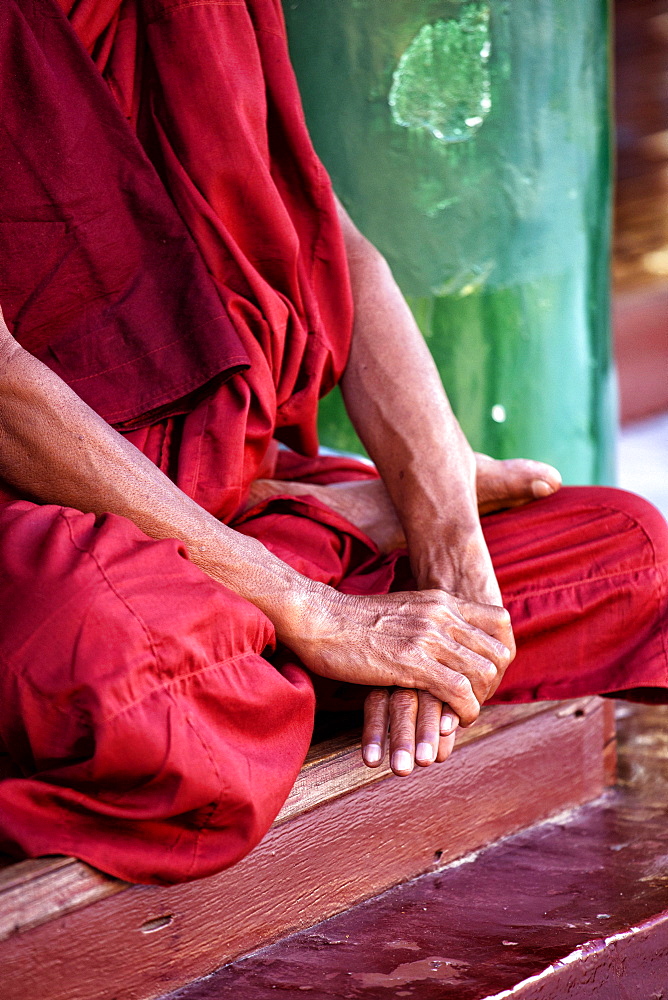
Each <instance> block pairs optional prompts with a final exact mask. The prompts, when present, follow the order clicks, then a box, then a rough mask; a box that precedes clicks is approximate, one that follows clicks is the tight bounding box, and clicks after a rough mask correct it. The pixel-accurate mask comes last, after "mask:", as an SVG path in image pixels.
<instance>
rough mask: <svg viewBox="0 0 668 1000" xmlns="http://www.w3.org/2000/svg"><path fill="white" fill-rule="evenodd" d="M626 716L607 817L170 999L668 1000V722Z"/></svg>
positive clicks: (591, 818)
mask: <svg viewBox="0 0 668 1000" xmlns="http://www.w3.org/2000/svg"><path fill="white" fill-rule="evenodd" d="M623 714H624V718H623V719H622V720H621V723H620V726H621V738H620V779H621V780H620V782H619V783H618V785H617V787H615V788H614V789H610V790H609V791H608V792H607V793H606V794H605V795H603V796H602V797H600V798H599V799H598V800H597V801H596V802H595V803H590V804H588V805H584V806H582V807H580V808H578V809H576V810H572V811H570V812H569V813H568V814H566V815H564V814H562V815H561V816H559V817H556V818H555V819H552V820H550V821H548V822H546V823H542V824H539V825H537V826H535V827H533V828H532V829H530V830H526V831H524V832H522V833H519V834H516V835H514V836H512V837H508V838H506V839H505V840H503V841H502V842H500V843H497V844H494V845H492V846H491V847H489V848H487V849H485V850H484V851H481V852H478V853H477V854H476V855H473V856H469V857H468V858H465V859H463V860H464V862H465V863H462V861H460V862H456V863H455V864H453V865H450V866H447V867H446V868H444V869H442V870H441V871H438V872H433V873H430V874H427V875H423V876H421V877H420V878H418V879H415V880H413V881H412V882H409V883H404V884H403V885H401V886H397V887H395V888H394V889H391V890H389V891H388V892H386V893H384V894H382V895H381V896H379V897H377V898H376V899H374V900H370V901H369V902H367V903H365V904H361V905H358V906H356V907H353V908H351V909H350V910H348V911H347V912H346V913H342V914H339V915H338V916H336V917H333V918H331V919H329V920H327V921H324V922H322V923H320V924H318V925H316V926H314V927H311V928H309V929H308V930H306V931H302V932H300V933H297V934H295V935H293V936H292V937H289V938H286V939H284V940H283V941H281V942H279V943H278V944H275V945H273V946H272V947H269V948H265V949H263V950H261V951H259V952H256V953H255V954H254V955H252V956H249V957H248V958H246V959H242V960H237V961H235V962H233V963H232V964H230V965H228V966H227V967H225V968H223V969H221V970H220V971H219V972H218V973H216V974H214V975H213V976H210V977H209V978H208V979H206V980H203V981H201V982H199V983H193V984H191V985H190V986H188V987H186V988H184V989H183V990H180V991H178V992H177V993H173V994H170V995H169V997H165V998H163V1000H237V998H240V997H242V998H243V1000H275V998H276V997H277V996H278V997H280V998H281V1000H298V998H302V997H304V996H307V997H309V998H310V1000H337V998H346V997H350V998H352V997H354V998H355V1000H388V998H389V997H404V998H407V1000H411V998H412V1000H566V998H568V1000H666V998H667V997H668V823H667V822H666V816H667V813H668V805H667V803H668V753H667V752H666V751H667V750H668V735H667V733H666V717H667V714H668V709H666V708H665V707H645V706H635V707H633V708H630V707H629V706H624V709H623Z"/></svg>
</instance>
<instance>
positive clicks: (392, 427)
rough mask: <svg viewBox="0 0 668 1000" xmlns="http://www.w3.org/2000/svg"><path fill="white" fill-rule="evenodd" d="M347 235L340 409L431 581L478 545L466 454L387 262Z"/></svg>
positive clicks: (470, 459)
mask: <svg viewBox="0 0 668 1000" xmlns="http://www.w3.org/2000/svg"><path fill="white" fill-rule="evenodd" d="M346 237H347V246H348V258H349V262H350V272H351V282H352V286H353V297H354V301H355V325H354V332H353V340H352V346H351V352H350V357H349V361H348V365H347V368H346V372H345V375H344V377H343V380H342V383H341V385H342V391H343V396H344V400H345V403H346V408H347V410H348V413H349V414H350V417H351V420H352V421H353V424H354V425H355V428H356V430H357V432H358V434H359V435H360V437H361V439H362V440H363V442H364V445H365V447H366V448H367V449H368V451H369V454H370V455H371V457H372V459H373V460H374V462H375V464H376V466H377V467H378V470H379V472H380V474H381V476H382V478H383V480H384V482H385V484H386V486H387V489H388V491H389V493H390V495H391V497H392V500H393V502H394V504H395V506H396V508H397V511H398V513H399V516H400V518H401V521H402V524H403V527H404V531H405V533H406V539H407V542H408V547H409V552H410V554H411V561H412V563H413V569H414V571H415V573H416V577H417V578H418V580H419V581H420V582H421V584H422V585H425V584H432V583H433V584H435V583H436V580H437V579H438V578H439V573H440V567H441V566H447V567H448V572H449V571H450V570H452V572H453V573H455V574H456V573H457V572H458V568H457V566H456V565H454V564H453V560H454V563H456V562H457V560H460V559H466V557H467V550H468V548H469V546H470V545H472V544H473V545H478V546H479V545H480V544H481V532H480V523H479V519H478V513H477V502H476V490H475V460H474V456H473V453H472V451H471V449H470V447H469V445H468V443H467V441H466V439H465V437H464V435H463V433H462V431H461V429H460V427H459V424H458V423H457V420H456V419H455V416H454V414H453V413H452V410H451V408H450V405H449V403H448V401H447V398H446V395H445V392H444V390H443V386H442V384H441V380H440V377H439V375H438V371H437V370H436V366H435V365H434V362H433V359H432V357H431V355H430V353H429V350H428V348H427V346H426V344H425V342H424V340H423V338H422V335H421V334H420V331H419V330H418V328H417V325H416V323H415V321H414V319H413V316H412V314H411V312H410V310H409V308H408V306H407V304H406V302H405V300H404V298H403V296H402V294H401V292H400V291H399V288H398V287H397V285H396V283H395V281H394V279H393V278H392V275H391V273H390V270H389V268H388V266H387V264H386V263H385V261H384V260H383V258H382V257H381V256H380V255H379V254H378V253H377V251H375V250H374V248H373V247H371V245H370V244H368V242H367V241H366V240H364V239H363V238H361V237H360V236H359V234H356V233H355V231H354V230H353V231H351V230H350V229H348V230H347V233H346ZM483 544H484V543H483ZM435 567H437V573H436V575H435V576H433V575H431V570H432V569H433V568H435Z"/></svg>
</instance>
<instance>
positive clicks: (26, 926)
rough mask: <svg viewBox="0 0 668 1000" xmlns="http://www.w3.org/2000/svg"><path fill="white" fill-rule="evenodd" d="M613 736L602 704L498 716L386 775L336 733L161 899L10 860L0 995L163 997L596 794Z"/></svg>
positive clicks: (55, 999)
mask: <svg viewBox="0 0 668 1000" xmlns="http://www.w3.org/2000/svg"><path fill="white" fill-rule="evenodd" d="M612 736H613V730H612V722H611V707H610V703H606V702H604V701H603V700H601V699H598V698H585V699H579V700H576V701H571V702H565V703H542V704H534V705H525V706H499V707H496V708H491V709H486V710H484V713H483V715H482V717H481V719H480V720H479V721H478V723H476V725H475V726H474V727H472V728H471V729H469V730H466V731H464V732H461V733H460V734H459V736H458V742H457V747H456V750H455V753H454V755H453V758H452V760H451V761H450V763H449V764H447V765H444V766H442V767H431V768H429V769H428V770H424V771H423V770H420V771H419V772H417V773H415V774H413V775H412V776H411V777H410V778H402V779H399V778H395V777H394V776H393V775H392V774H391V773H390V772H389V769H388V768H387V767H383V768H379V769H377V770H375V771H372V770H369V769H367V768H365V767H364V765H363V764H362V763H361V759H360V753H359V733H354V734H349V735H348V736H344V737H339V738H337V739H334V740H331V741H329V742H327V743H324V744H321V745H320V746H317V747H314V748H313V749H312V751H311V753H310V755H309V759H308V760H307V762H306V764H305V767H304V769H303V771H302V773H301V775H300V777H299V778H298V780H297V782H296V784H295V787H294V790H293V792H292V794H291V795H290V798H289V799H288V801H287V803H286V805H285V807H284V809H283V811H282V812H281V814H280V816H279V817H278V819H277V821H276V824H275V825H274V827H273V828H272V830H271V831H270V832H269V834H268V836H267V837H266V838H265V840H264V841H263V842H262V843H261V844H260V845H259V847H258V848H256V850H255V851H253V853H252V854H251V855H250V856H249V857H248V858H246V859H245V860H244V861H242V862H241V863H240V864H238V865H236V866H235V867H234V868H233V869H230V870H229V871H227V872H223V873H222V874H220V875H217V876H214V877H211V878H208V879H203V880H200V881H199V882H195V883H190V884H187V885H181V886H174V887H169V888H162V887H158V886H129V885H127V883H123V882H119V881H118V880H115V879H112V878H109V877H107V876H104V875H102V874H101V873H99V872H96V871H94V870H93V869H91V868H90V867H89V866H87V865H84V864H82V863H81V862H78V861H75V860H73V859H68V858H55V859H53V858H51V859H41V860H37V861H29V862H22V863H19V864H14V865H10V866H8V867H7V868H5V869H4V871H0V938H1V939H2V940H1V941H0V968H1V969H2V991H1V995H2V998H3V1000H25V998H26V997H39V998H40V1000H118V998H123V1000H126V998H127V1000H130V998H132V1000H148V998H152V997H156V996H160V995H162V994H165V993H167V992H168V991H169V990H173V989H175V988H177V987H180V986H182V985H183V984H186V983H189V982H191V981H192V980H194V979H196V978H197V977H200V976H204V975H207V974H208V973H210V972H212V971H213V970H214V969H217V968H219V967H220V966H221V965H223V963H225V962H227V961H229V960H230V959H231V958H234V957H235V956H237V955H239V954H243V953H246V952H248V951H250V950H252V949H255V948H257V947H259V946H261V945H263V944H266V943H267V942H268V941H272V940H275V939H277V938H279V937H280V936H282V935H285V934H286V933H289V932H290V931H293V930H295V929H296V928H300V927H306V926H309V925H311V924H313V923H314V922H316V921H318V920H322V919H323V918H324V917H327V916H329V915H330V914H333V913H337V912H339V911H341V910H344V909H346V908H347V907H350V906H352V905H353V904H355V903H357V902H358V901H359V900H362V899H367V898H369V897H371V896H374V895H376V894H377V893H379V892H381V891H382V890H384V889H386V888H387V887H389V886H393V885H396V884H398V883H400V882H402V881H405V880H406V879H410V878H413V877H414V876H415V875H417V874H419V873H422V872H425V871H430V870H433V869H434V868H435V867H439V866H441V865H443V864H444V863H446V862H448V861H451V860H453V859H455V858H457V857H461V856H462V855H464V854H466V853H467V852H470V851H472V850H476V849H478V848H480V847H483V846H484V845H487V844H489V843H491V842H493V841H495V840H497V839H498V838H499V837H504V836H507V835H508V834H510V833H512V832H514V831H516V830H520V829H523V828H525V827H527V826H529V825H531V824H533V823H535V822H537V821H538V820H542V819H545V818H546V817H548V816H550V815H553V814H554V813H555V812H558V811H561V810H563V809H566V808H569V807H572V806H575V805H578V804H580V803H582V802H585V801H588V800H590V799H592V798H594V797H596V796H597V795H599V794H600V792H601V791H602V789H603V788H604V786H605V785H606V783H608V782H609V779H610V773H611V768H612V767H613V755H612V751H613V749H614V747H613V743H612V742H611V739H612ZM119 956H122V961H119ZM65 970H66V973H65Z"/></svg>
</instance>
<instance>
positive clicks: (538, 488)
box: [531, 479, 554, 497]
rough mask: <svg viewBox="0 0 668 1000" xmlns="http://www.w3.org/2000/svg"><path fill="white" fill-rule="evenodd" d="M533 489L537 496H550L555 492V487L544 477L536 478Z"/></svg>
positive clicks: (532, 485)
mask: <svg viewBox="0 0 668 1000" xmlns="http://www.w3.org/2000/svg"><path fill="white" fill-rule="evenodd" d="M531 491H532V493H533V495H534V496H535V497H549V495H550V493H554V487H552V486H550V484H549V483H546V482H545V480H544V479H534V481H533V482H532V484H531Z"/></svg>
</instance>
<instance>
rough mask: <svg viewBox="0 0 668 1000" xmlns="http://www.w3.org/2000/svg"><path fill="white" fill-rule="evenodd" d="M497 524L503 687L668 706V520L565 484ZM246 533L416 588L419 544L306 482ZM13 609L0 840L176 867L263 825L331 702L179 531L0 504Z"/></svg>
mask: <svg viewBox="0 0 668 1000" xmlns="http://www.w3.org/2000/svg"><path fill="white" fill-rule="evenodd" d="M483 523H484V526H485V534H486V538H487V541H488V544H489V547H490V550H491V553H492V557H493V560H494V564H495V567H496V570H497V574H498V577H499V580H500V584H501V588H502V590H503V593H504V598H505V601H506V603H507V606H508V608H509V610H510V612H511V614H512V618H513V623H514V628H515V634H516V637H517V645H518V653H517V658H516V660H515V662H514V663H513V664H512V665H511V667H510V668H509V670H508V672H507V675H506V677H505V679H504V682H503V684H502V685H501V687H500V688H499V691H498V692H497V694H496V696H495V699H494V700H495V701H529V700H532V699H539V698H547V699H551V698H566V697H573V696H578V695H585V694H593V693H604V692H607V693H609V692H621V691H624V692H627V693H629V694H630V696H631V697H641V698H646V699H650V700H659V701H663V700H667V692H666V688H667V687H668V658H667V650H666V641H667V640H666V620H667V616H666V601H667V592H668V586H667V574H668V529H667V526H666V523H665V521H664V520H663V518H662V517H661V515H660V514H659V513H658V512H657V511H656V510H655V509H654V508H653V507H652V506H651V505H650V504H648V503H647V502H646V501H644V500H642V499H640V498H638V497H636V496H634V495H632V494H628V493H623V492H620V491H617V490H611V489H604V488H589V487H578V488H565V489H563V490H562V491H561V492H559V493H558V494H556V495H555V496H553V497H550V498H548V499H546V500H540V501H536V502H534V503H531V504H529V505H527V506H526V507H523V508H520V509H516V510H513V511H507V512H503V513H499V514H493V515H490V516H487V517H485V518H484V519H483ZM237 527H238V528H239V530H241V531H243V532H245V533H247V534H252V535H254V536H255V537H257V538H259V539H261V540H262V541H263V542H264V543H265V544H266V545H267V546H268V548H270V549H271V550H272V551H274V552H275V553H276V554H277V555H278V556H280V557H281V558H282V559H285V560H286V561H287V562H289V563H290V564H291V565H292V566H294V567H295V568H297V569H299V570H301V571H302V572H305V573H307V574H308V575H309V576H311V577H313V578H315V579H318V580H322V581H326V582H327V583H330V584H332V585H334V586H336V587H339V588H340V589H342V590H345V591H347V592H350V593H374V592H375V593H379V592H383V591H387V590H389V589H390V588H394V589H397V588H403V587H407V586H410V585H411V581H410V578H409V572H408V566H407V560H406V557H405V555H404V554H402V553H395V554H393V555H392V556H389V557H383V556H379V555H378V553H377V551H376V550H375V549H374V546H373V544H372V543H371V542H370V541H369V540H368V539H367V538H366V537H365V536H364V535H363V534H361V533H360V532H359V531H357V530H356V529H355V528H353V527H352V526H351V525H349V524H348V523H347V522H346V521H344V520H343V519H342V518H341V517H339V516H338V515H336V514H334V513H332V512H330V511H328V510H327V509H325V508H323V507H322V505H320V504H318V503H317V502H316V501H313V502H311V501H309V500H308V498H307V499H306V500H304V499H303V498H302V499H300V500H287V499H274V500H271V501H268V502H265V503H264V504H262V505H260V506H259V507H257V508H255V509H254V510H253V511H251V512H250V513H249V514H247V515H245V516H244V517H243V518H242V519H241V521H240V522H238V523H237ZM0 616H1V617H2V624H1V626H0V661H1V670H0V685H1V688H0V739H1V741H2V745H3V747H4V750H5V753H6V756H5V762H6V768H5V771H6V773H7V774H8V775H9V776H8V777H7V778H6V779H5V780H4V781H1V782H0V850H2V851H5V852H7V853H10V854H13V855H15V856H23V857H25V856H37V855H41V854H51V853H65V854H74V855H76V856H78V857H80V858H82V859H84V860H85V861H88V862H90V863H91V864H93V865H95V866H97V867H99V868H101V869H103V870H104V871H107V872H110V873H112V874H114V875H118V876H120V877H122V878H126V879H129V880H132V881H139V882H159V883H170V882H175V881H183V880H186V879H191V878H197V877H200V876H203V875H207V874H210V873H212V872H215V871H218V870H220V869H222V868H224V867H226V866H228V865H231V864H233V863H234V862H235V861H237V860H238V859H240V858H241V857H242V856H243V855H244V854H245V853H247V852H248V851H249V850H250V849H251V848H252V847H253V846H254V845H255V844H256V843H257V842H258V841H259V840H260V838H261V837H262V836H263V835H264V833H265V832H266V830H267V829H268V827H269V825H270V824H271V822H272V820H273V818H274V817H275V815H276V813H277V812H278V810H279V808H280V806H281V804H282V802H283V801H284V799H285V797H286V796H287V794H288V792H289V790H290V787H291V785H292V783H293V781H294V779H295V777H296V775H297V772H298V770H299V767H300V765H301V763H302V760H303V758H304V755H305V753H306V750H307V748H308V745H309V739H310V735H311V731H312V723H313V713H314V705H315V698H314V692H313V686H312V683H311V680H310V678H309V676H308V674H307V672H306V671H305V670H304V669H303V668H302V667H301V666H300V665H299V664H298V663H296V662H294V657H291V656H290V654H289V653H287V652H286V651H285V650H283V651H279V655H278V656H276V655H274V636H273V629H272V625H271V623H270V622H269V621H268V619H267V618H266V617H265V616H264V615H263V614H262V613H261V612H260V611H258V610H257V609H256V608H255V607H254V606H253V605H251V604H249V603H248V602H246V601H244V600H243V599H241V598H240V597H238V596H237V595H235V594H234V593H232V592H230V591H228V590H226V589H225V588H224V587H222V586H220V585H219V584H217V583H214V582H213V581H212V580H211V579H210V578H209V577H207V576H206V575H205V574H204V573H202V572H201V571H200V570H199V569H198V568H197V567H195V566H194V565H193V564H192V563H190V562H189V561H188V559H187V556H186V553H185V551H184V549H183V546H181V545H180V544H179V543H177V542H175V541H160V542H157V541H152V540H150V539H148V538H146V537H145V536H144V535H143V534H142V533H141V532H140V531H139V530H138V529H137V528H136V527H135V526H134V525H133V524H131V523H130V522H129V521H127V520H125V519H123V518H121V517H117V516H115V515H106V516H104V517H99V518H95V517H94V516H92V515H88V514H82V513H79V512H78V511H74V510H70V509H64V508H60V507H55V506H36V505H34V504H31V503H29V502H26V501H16V502H9V503H6V504H4V505H3V506H2V507H1V508H0ZM272 656H273V657H274V664H272ZM444 766H448V765H444ZM453 766H456V763H455V764H454V765H453Z"/></svg>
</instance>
